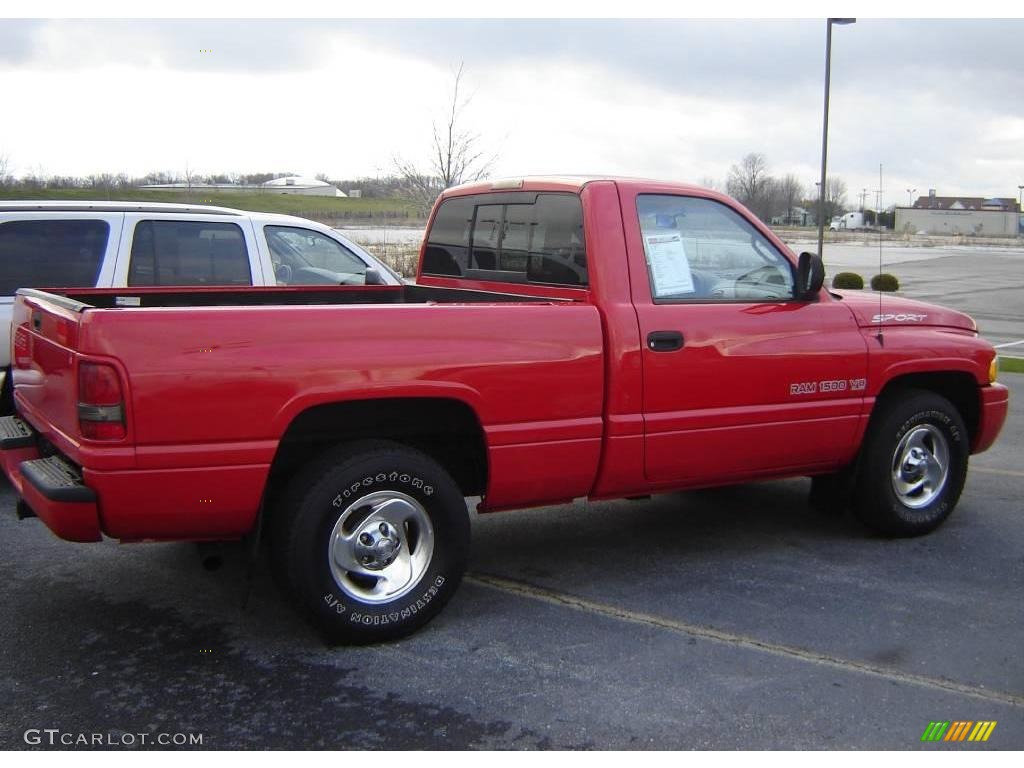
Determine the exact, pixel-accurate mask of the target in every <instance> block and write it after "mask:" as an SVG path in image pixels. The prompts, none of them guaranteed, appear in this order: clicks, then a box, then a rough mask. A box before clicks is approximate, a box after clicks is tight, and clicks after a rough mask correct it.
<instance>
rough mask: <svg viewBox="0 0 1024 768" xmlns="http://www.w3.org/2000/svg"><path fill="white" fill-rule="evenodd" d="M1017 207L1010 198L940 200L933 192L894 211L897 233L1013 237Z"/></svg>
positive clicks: (946, 198) (1015, 234) (960, 197)
mask: <svg viewBox="0 0 1024 768" xmlns="http://www.w3.org/2000/svg"><path fill="white" fill-rule="evenodd" d="M1019 218H1020V205H1019V204H1018V203H1017V201H1016V199H1014V198H1012V197H967V196H963V195H961V196H957V197H940V196H938V195H936V194H935V190H934V189H932V190H929V192H928V194H927V195H926V196H922V197H919V198H917V200H916V201H915V202H914V205H913V206H912V207H909V208H897V209H896V231H897V232H914V233H917V232H923V233H925V234H928V235H977V236H979V237H1016V236H1017V232H1018V226H1019V224H1018V221H1019Z"/></svg>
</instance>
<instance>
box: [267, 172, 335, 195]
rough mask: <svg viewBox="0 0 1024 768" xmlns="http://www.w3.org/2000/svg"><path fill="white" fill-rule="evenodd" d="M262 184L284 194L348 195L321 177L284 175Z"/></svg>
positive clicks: (269, 190)
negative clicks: (306, 177)
mask: <svg viewBox="0 0 1024 768" xmlns="http://www.w3.org/2000/svg"><path fill="white" fill-rule="evenodd" d="M260 186H261V187H263V189H265V190H266V191H268V192H278V193H280V194H282V195H318V196H320V197H347V195H346V194H345V193H344V192H342V191H341V190H340V189H338V188H337V187H336V186H334V185H333V184H328V183H327V182H326V181H320V179H305V178H303V177H301V176H283V177H281V178H280V179H271V180H270V181H268V182H266V183H264V184H261V185H260Z"/></svg>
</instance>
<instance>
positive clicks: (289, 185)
mask: <svg viewBox="0 0 1024 768" xmlns="http://www.w3.org/2000/svg"><path fill="white" fill-rule="evenodd" d="M139 189H173V190H182V189H190V190H192V191H193V192H273V193H276V194H281V195H314V196H318V197H347V195H346V194H345V193H344V192H342V191H341V190H340V189H338V188H337V187H336V186H334V185H333V184H328V183H327V182H326V181H320V179H306V178H303V177H302V176H282V177H281V178H280V179H271V180H270V181H267V182H264V183H263V184H196V183H193V184H189V183H188V182H185V181H177V182H174V183H173V184H143V185H142V186H141V187H139Z"/></svg>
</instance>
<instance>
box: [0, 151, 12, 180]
mask: <svg viewBox="0 0 1024 768" xmlns="http://www.w3.org/2000/svg"><path fill="white" fill-rule="evenodd" d="M10 168H11V158H10V156H9V155H8V154H7V153H5V152H0V187H4V186H6V185H7V184H8V183H9V181H10V174H9V171H10Z"/></svg>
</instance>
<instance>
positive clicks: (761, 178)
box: [726, 152, 771, 219]
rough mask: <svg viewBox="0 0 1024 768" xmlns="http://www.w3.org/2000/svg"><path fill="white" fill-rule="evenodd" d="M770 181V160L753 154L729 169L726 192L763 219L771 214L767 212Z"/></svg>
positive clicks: (755, 153)
mask: <svg viewBox="0 0 1024 768" xmlns="http://www.w3.org/2000/svg"><path fill="white" fill-rule="evenodd" d="M770 180H771V177H770V176H769V175H768V160H767V159H766V158H765V156H764V155H762V154H761V153H760V152H751V153H749V154H747V155H745V156H744V158H743V159H742V160H741V161H740V162H739V164H737V165H734V166H732V168H730V169H729V178H728V180H727V181H726V190H727V191H728V192H729V194H730V195H732V196H733V197H735V198H736V199H737V200H739V201H740V202H741V203H743V204H744V205H745V206H747V208H749V209H750V210H751V211H753V212H754V213H755V214H757V215H758V216H759V217H761V218H762V219H763V218H765V217H767V216H770V214H771V211H769V210H767V204H768V202H769V201H768V199H767V198H768V194H767V192H768V188H769V186H770Z"/></svg>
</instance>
